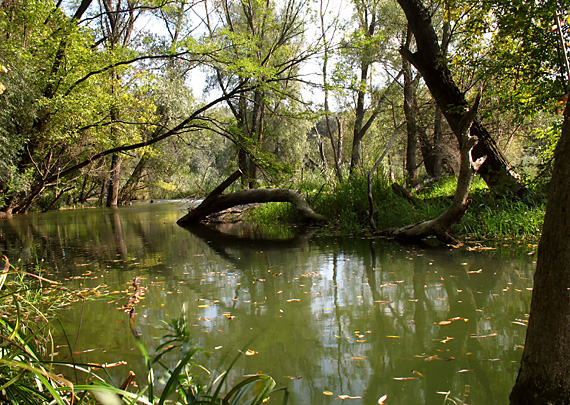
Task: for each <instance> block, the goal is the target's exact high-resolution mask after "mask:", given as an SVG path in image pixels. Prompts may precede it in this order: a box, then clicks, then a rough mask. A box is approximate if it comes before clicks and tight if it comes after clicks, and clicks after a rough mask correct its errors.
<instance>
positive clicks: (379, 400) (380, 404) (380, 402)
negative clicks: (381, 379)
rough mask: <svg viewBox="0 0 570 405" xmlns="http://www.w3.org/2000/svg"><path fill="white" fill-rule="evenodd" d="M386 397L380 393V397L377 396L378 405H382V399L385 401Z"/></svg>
mask: <svg viewBox="0 0 570 405" xmlns="http://www.w3.org/2000/svg"><path fill="white" fill-rule="evenodd" d="M387 398H388V395H382V396H381V397H380V398H378V405H384V401H386V399H387Z"/></svg>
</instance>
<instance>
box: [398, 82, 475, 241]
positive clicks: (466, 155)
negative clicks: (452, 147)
mask: <svg viewBox="0 0 570 405" xmlns="http://www.w3.org/2000/svg"><path fill="white" fill-rule="evenodd" d="M480 100H481V92H479V95H478V96H477V99H476V100H475V103H474V105H473V107H472V108H471V109H470V110H469V111H468V112H467V113H465V114H464V116H463V118H462V119H461V120H460V124H459V130H460V132H459V133H460V134H461V136H460V151H461V168H460V171H459V177H458V179H457V188H456V190H455V195H454V197H453V202H452V203H451V206H450V207H449V208H448V209H447V210H446V211H445V212H443V213H442V214H441V215H440V216H438V217H437V218H435V219H431V220H428V221H422V222H419V223H417V224H413V225H408V226H405V227H403V228H400V229H396V230H393V231H392V232H391V233H392V235H393V236H395V237H397V238H401V239H411V240H420V239H423V238H425V237H428V236H432V235H434V236H436V237H437V238H438V239H440V240H441V241H443V242H445V243H454V242H456V241H455V240H454V239H453V238H452V237H451V235H450V234H449V229H450V228H451V225H453V224H455V223H457V222H459V221H460V220H461V218H463V216H464V215H465V212H467V209H468V208H469V203H470V200H469V199H468V197H469V190H470V189H471V183H472V181H473V176H474V175H475V173H476V172H477V170H478V169H479V168H480V167H481V165H482V164H483V163H484V162H485V159H486V157H485V156H483V157H480V158H478V159H477V160H474V159H473V157H472V151H473V148H474V146H475V145H476V144H477V141H478V140H477V137H476V136H473V135H469V131H470V130H471V131H472V129H473V127H472V123H473V120H474V119H475V116H476V115H477V110H478V108H479V102H480ZM472 133H473V132H472Z"/></svg>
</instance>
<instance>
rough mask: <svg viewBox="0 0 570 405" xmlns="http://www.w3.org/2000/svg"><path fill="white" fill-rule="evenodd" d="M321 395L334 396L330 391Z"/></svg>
mask: <svg viewBox="0 0 570 405" xmlns="http://www.w3.org/2000/svg"><path fill="white" fill-rule="evenodd" d="M323 394H325V395H328V396H331V395H334V394H333V393H332V392H330V391H323Z"/></svg>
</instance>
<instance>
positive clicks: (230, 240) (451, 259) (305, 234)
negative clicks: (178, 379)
mask: <svg viewBox="0 0 570 405" xmlns="http://www.w3.org/2000/svg"><path fill="white" fill-rule="evenodd" d="M187 206H188V204H184V203H159V204H140V205H134V206H131V207H124V208H119V209H89V210H81V211H79V210H77V211H62V212H53V213H47V214H31V215H27V216H17V217H14V218H8V219H3V220H0V249H1V250H2V252H4V253H6V254H7V255H8V256H9V258H10V260H11V261H12V262H15V261H16V260H17V259H18V258H21V259H22V260H23V261H24V262H25V263H41V267H42V268H43V270H44V276H45V277H48V278H52V279H55V280H59V281H62V282H63V283H64V285H65V286H67V287H70V288H73V289H83V290H91V291H93V290H95V291H99V292H101V293H104V294H106V293H111V296H107V295H106V296H105V297H104V298H103V299H98V300H93V301H86V302H84V303H77V304H74V305H72V306H70V307H67V308H64V309H62V311H61V313H60V319H61V323H62V325H63V326H64V328H65V333H66V335H67V338H64V335H63V333H61V332H58V333H57V334H56V339H57V342H58V345H59V346H58V348H57V352H58V355H57V358H58V359H59V360H61V361H69V360H70V359H72V358H73V359H74V360H75V361H82V362H93V363H98V364H104V363H106V364H113V363H117V362H126V364H122V365H118V366H115V367H111V368H108V369H107V370H108V372H109V374H110V376H111V377H112V378H113V379H114V382H115V383H116V384H117V385H119V384H120V383H121V382H122V380H123V379H124V378H125V377H126V375H127V374H128V372H129V371H130V370H132V371H134V372H135V374H136V375H137V380H136V381H137V384H138V385H139V386H144V384H145V378H144V376H145V372H144V364H143V358H142V356H141V353H140V351H139V350H138V349H137V348H136V346H135V338H134V336H133V333H132V331H131V327H130V325H129V317H128V315H127V314H126V313H125V312H124V311H122V310H120V308H121V307H122V306H124V305H125V304H126V303H127V299H128V297H129V295H130V294H132V292H133V289H132V288H131V289H129V287H130V285H131V283H132V280H133V279H134V277H137V276H139V277H141V286H142V287H144V297H143V299H142V300H141V301H140V302H139V303H138V304H137V305H136V315H135V323H134V326H135V331H136V333H137V334H138V335H140V339H141V341H142V342H143V343H144V345H145V346H146V347H147V348H149V351H150V352H151V353H152V352H153V348H155V347H156V346H157V345H158V344H159V343H160V342H161V336H162V335H163V333H164V330H163V329H161V325H163V323H162V321H168V320H169V319H172V318H178V317H179V316H180V314H181V313H182V311H186V313H187V319H188V322H189V324H190V325H191V326H190V332H191V334H192V335H193V340H194V341H195V342H196V343H197V344H198V346H199V347H201V348H202V349H203V350H204V354H200V355H199V356H197V358H196V361H197V362H199V363H200V364H202V365H204V366H205V367H206V368H208V369H209V370H210V371H211V372H212V374H213V375H216V374H217V373H219V372H221V371H222V370H224V369H225V367H227V366H229V364H230V363H231V361H232V360H233V359H234V358H235V357H236V356H237V355H238V354H239V351H240V350H241V351H246V352H247V354H249V355H247V356H243V358H242V359H240V360H239V361H238V362H237V364H236V366H235V368H234V369H233V370H232V372H231V379H232V380H233V381H234V382H236V381H238V380H240V379H241V378H242V377H243V376H244V375H250V374H256V373H266V374H269V375H271V376H272V377H274V378H275V380H276V381H277V386H278V387H287V388H288V389H289V391H290V400H289V403H290V404H340V403H343V400H342V399H341V398H344V402H346V403H347V404H377V403H378V400H379V399H380V398H381V397H383V396H384V395H387V398H386V400H385V403H386V404H443V403H445V401H446V398H449V399H450V401H448V402H447V403H450V404H451V403H454V402H455V403H469V404H472V405H473V404H475V405H476V404H505V403H507V402H508V400H507V399H508V394H509V392H510V389H511V387H512V385H513V384H514V379H515V377H516V373H517V370H518V362H519V360H520V356H521V354H522V345H523V344H524V336H525V330H526V326H525V325H526V322H527V314H528V308H529V303H530V295H531V288H532V273H533V271H534V262H533V260H534V259H535V257H534V256H533V255H532V253H531V252H530V251H529V250H528V248H527V249H526V250H525V249H522V248H520V245H521V243H520V242H513V241H509V242H505V243H502V244H500V246H498V248H497V249H494V250H486V251H468V250H467V249H466V248H462V249H451V250H450V249H447V248H426V247H423V248H421V247H413V246H402V245H399V244H396V243H393V242H389V241H384V240H380V239H372V238H356V237H347V236H343V237H338V236H325V235H322V234H320V233H317V232H315V230H312V229H310V228H309V229H303V228H302V227H288V228H277V227H274V228H268V227H260V226H256V225H255V224H241V225H227V224H226V225H218V226H211V227H206V226H198V227H195V228H192V229H184V228H181V227H179V226H177V225H176V220H177V219H178V218H180V217H181V216H182V215H183V214H184V213H185V209H186V208H187ZM503 245H504V246H503ZM507 245H508V246H507ZM472 246H475V245H472ZM248 342H250V343H249V344H248ZM69 346H71V347H69ZM72 353H75V354H73V355H72ZM176 360H177V359H176V358H171V359H169V361H171V364H170V366H172V367H174V365H175V362H176ZM277 399H278V398H275V400H272V401H271V403H273V402H275V403H279V402H278V401H277ZM279 399H280V398H279Z"/></svg>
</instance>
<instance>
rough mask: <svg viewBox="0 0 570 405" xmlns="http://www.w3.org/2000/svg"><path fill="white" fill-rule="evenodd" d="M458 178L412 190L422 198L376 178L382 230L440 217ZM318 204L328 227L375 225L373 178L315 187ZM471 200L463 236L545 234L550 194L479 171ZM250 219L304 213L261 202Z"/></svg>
mask: <svg viewBox="0 0 570 405" xmlns="http://www.w3.org/2000/svg"><path fill="white" fill-rule="evenodd" d="M456 185H457V178H456V177H455V176H450V177H445V178H442V179H439V180H438V181H436V182H434V183H431V184H429V185H427V186H425V187H423V188H421V189H420V191H418V192H417V193H412V194H413V195H414V196H415V197H416V198H417V199H418V202H417V203H412V202H410V201H408V200H407V199H405V198H402V197H401V196H399V195H396V194H395V193H394V192H393V191H392V188H391V186H390V184H388V182H387V181H386V180H385V179H384V178H382V177H377V178H375V179H374V181H373V184H372V190H373V196H374V222H375V224H376V230H379V231H382V230H387V229H391V228H398V227H402V226H405V225H409V224H415V223H417V222H421V221H425V220H429V219H433V218H436V217H437V216H438V215H440V214H441V213H442V212H444V211H445V210H446V209H447V208H448V207H449V206H450V204H451V202H452V200H453V195H454V193H455V188H456ZM306 195H307V200H308V201H309V202H310V203H311V204H312V206H313V207H314V209H315V210H316V211H317V212H319V213H321V214H323V215H325V217H326V218H327V222H326V225H325V226H326V227H328V228H332V229H335V230H337V231H339V232H341V233H368V232H370V231H372V229H371V226H370V223H369V219H368V215H369V214H368V213H369V210H370V205H369V204H370V203H369V201H368V181H367V179H366V178H364V177H360V178H356V179H354V180H350V181H345V182H343V183H340V184H337V185H335V186H334V188H331V189H326V188H325V187H321V188H320V189H319V190H317V188H316V187H315V188H314V189H313V190H311V192H308V193H307V194H306ZM469 198H470V199H471V205H470V207H469V210H468V211H467V213H466V215H465V216H464V217H463V219H462V220H461V221H460V222H459V223H457V224H455V225H454V226H453V227H452V233H453V234H454V235H455V236H456V237H458V238H462V239H467V238H469V239H473V238H475V239H497V240H498V239H505V238H519V239H520V238H527V239H529V240H537V239H538V238H539V237H540V233H541V229H542V222H543V219H544V210H545V208H546V198H545V196H542V195H540V194H533V193H532V192H531V193H529V194H528V195H527V196H525V197H520V196H515V195H510V194H495V193H493V192H492V191H490V190H489V189H488V187H487V185H486V184H485V182H484V181H483V180H482V179H481V178H480V177H475V178H474V180H473V184H472V187H471V193H470V196H469ZM247 219H248V220H252V221H255V222H256V223H260V224H282V223H296V222H299V221H301V220H302V218H301V216H300V215H299V214H298V213H297V212H296V210H295V209H294V208H293V207H292V206H291V204H289V203H267V204H260V206H259V207H258V208H256V209H255V210H252V211H251V212H250V213H249V214H248V216H247Z"/></svg>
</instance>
